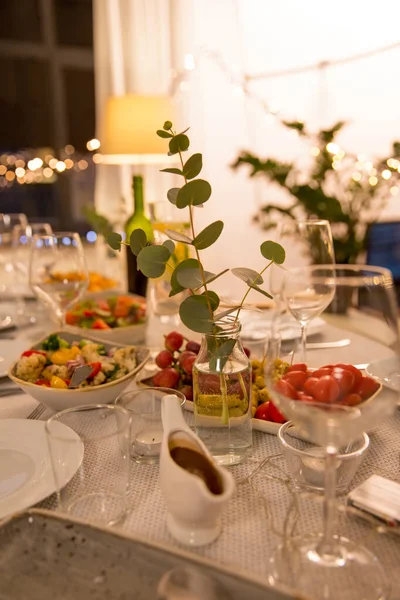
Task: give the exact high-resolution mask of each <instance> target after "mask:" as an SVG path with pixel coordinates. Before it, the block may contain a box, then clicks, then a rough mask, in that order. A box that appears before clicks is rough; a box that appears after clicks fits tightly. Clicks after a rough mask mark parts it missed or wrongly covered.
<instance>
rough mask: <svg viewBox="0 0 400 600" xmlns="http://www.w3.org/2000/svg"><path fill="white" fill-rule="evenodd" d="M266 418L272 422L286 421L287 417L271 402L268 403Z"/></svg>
mask: <svg viewBox="0 0 400 600" xmlns="http://www.w3.org/2000/svg"><path fill="white" fill-rule="evenodd" d="M268 420H269V421H273V422H274V423H286V421H287V419H286V417H284V415H283V414H282V413H281V412H280V411H279V410H278V409H277V408H276V406H275V404H274V403H273V402H269V404H268Z"/></svg>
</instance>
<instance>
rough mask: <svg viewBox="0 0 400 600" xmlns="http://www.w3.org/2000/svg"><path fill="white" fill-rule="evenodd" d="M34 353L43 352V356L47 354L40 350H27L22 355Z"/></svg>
mask: <svg viewBox="0 0 400 600" xmlns="http://www.w3.org/2000/svg"><path fill="white" fill-rule="evenodd" d="M32 354H41V355H42V356H46V352H40V350H25V352H23V353H22V354H21V356H32Z"/></svg>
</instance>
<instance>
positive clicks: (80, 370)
mask: <svg viewBox="0 0 400 600" xmlns="http://www.w3.org/2000/svg"><path fill="white" fill-rule="evenodd" d="M92 371H93V367H91V366H90V365H81V366H80V367H76V369H75V371H74V373H73V375H72V377H71V381H70V383H69V386H68V388H69V389H74V388H77V387H79V385H80V384H81V383H82V381H85V379H86V378H87V377H89V375H90V373H91V372H92Z"/></svg>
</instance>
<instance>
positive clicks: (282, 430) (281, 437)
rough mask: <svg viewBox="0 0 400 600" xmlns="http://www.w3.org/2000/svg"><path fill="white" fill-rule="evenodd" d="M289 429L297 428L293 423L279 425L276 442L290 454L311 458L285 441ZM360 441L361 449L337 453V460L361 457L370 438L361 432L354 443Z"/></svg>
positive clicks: (309, 453) (310, 454)
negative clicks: (361, 441)
mask: <svg viewBox="0 0 400 600" xmlns="http://www.w3.org/2000/svg"><path fill="white" fill-rule="evenodd" d="M291 427H294V428H296V427H297V425H296V423H295V422H294V421H287V422H286V423H284V424H283V425H281V427H279V430H278V440H279V441H280V443H281V444H282V446H283V447H284V448H285V449H286V450H289V451H290V452H293V453H294V454H297V455H298V456H302V457H304V458H310V457H312V452H307V451H306V450H300V449H298V448H295V447H294V446H292V445H291V444H289V443H288V442H287V441H286V440H285V438H284V435H285V433H287V431H288V429H290V428H291ZM361 439H362V440H363V443H362V445H361V447H360V448H358V450H353V451H352V452H349V453H348V454H341V453H340V452H338V453H337V458H338V459H340V460H351V459H352V458H357V457H358V456H361V455H362V454H363V453H364V452H365V451H366V450H367V449H368V447H369V443H370V438H369V435H368V434H367V433H365V432H362V433H360V434H359V435H358V436H357V437H356V438H355V440H354V441H357V440H361ZM304 441H305V442H307V443H311V444H312V443H313V442H309V441H308V440H304ZM316 448H323V446H316ZM318 458H321V459H322V460H324V458H325V457H323V456H319V457H318Z"/></svg>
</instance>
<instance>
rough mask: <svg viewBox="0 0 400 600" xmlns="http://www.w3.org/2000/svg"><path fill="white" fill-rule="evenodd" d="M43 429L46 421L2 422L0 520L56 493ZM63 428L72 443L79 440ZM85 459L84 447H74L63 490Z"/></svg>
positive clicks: (70, 452)
mask: <svg viewBox="0 0 400 600" xmlns="http://www.w3.org/2000/svg"><path fill="white" fill-rule="evenodd" d="M59 425H62V423H60V424H59ZM44 427H45V423H44V421H31V420H29V419H3V420H0V519H2V518H4V517H7V516H8V515H11V514H13V513H15V512H18V511H20V510H24V509H26V508H29V507H30V506H32V505H34V504H36V503H37V502H40V501H41V500H44V498H47V496H50V494H53V493H54V492H55V491H56V488H55V484H54V479H53V473H52V469H51V462H50V455H49V450H48V447H47V440H46V433H45V429H44ZM62 427H63V428H65V434H66V435H67V436H68V437H70V438H71V440H79V436H78V435H77V434H76V433H75V432H74V431H72V429H70V428H69V427H67V426H66V425H62ZM82 458H83V444H71V447H70V450H69V456H68V461H67V464H68V469H67V471H66V474H65V479H64V481H62V482H61V484H62V486H64V485H66V484H67V483H68V481H69V480H70V479H71V478H72V477H73V476H74V475H75V473H76V471H77V470H78V468H79V466H80V464H81V462H82Z"/></svg>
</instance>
